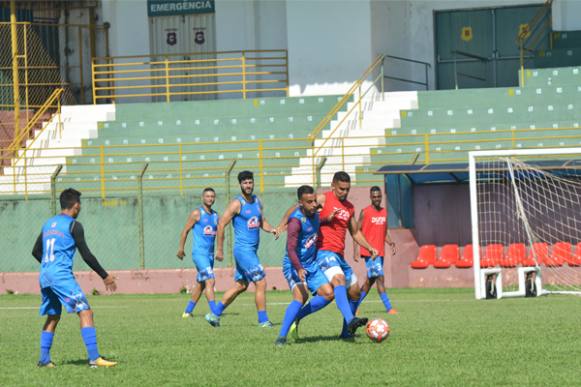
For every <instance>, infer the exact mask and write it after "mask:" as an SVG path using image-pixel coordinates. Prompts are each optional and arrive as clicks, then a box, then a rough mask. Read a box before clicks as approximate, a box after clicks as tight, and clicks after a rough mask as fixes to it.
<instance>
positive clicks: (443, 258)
mask: <svg viewBox="0 0 581 387" xmlns="http://www.w3.org/2000/svg"><path fill="white" fill-rule="evenodd" d="M459 256H460V251H459V248H458V245H457V244H447V245H444V246H442V250H441V251H440V256H439V258H438V259H436V261H435V262H434V267H435V268H438V269H447V268H449V267H450V266H452V265H454V264H456V262H457V261H458V259H459Z"/></svg>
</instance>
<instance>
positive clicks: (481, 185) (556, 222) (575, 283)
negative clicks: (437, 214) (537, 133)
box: [468, 147, 581, 299]
mask: <svg viewBox="0 0 581 387" xmlns="http://www.w3.org/2000/svg"><path fill="white" fill-rule="evenodd" d="M468 160H469V163H468V164H469V173H470V176H469V177H470V179H469V184H470V216H471V228H472V246H473V247H472V248H473V268H474V293H475V297H476V299H484V298H503V297H519V296H523V297H524V296H539V295H544V294H551V293H561V294H575V295H581V147H580V148H555V149H550V148H547V149H508V150H494V151H473V152H469V159H468Z"/></svg>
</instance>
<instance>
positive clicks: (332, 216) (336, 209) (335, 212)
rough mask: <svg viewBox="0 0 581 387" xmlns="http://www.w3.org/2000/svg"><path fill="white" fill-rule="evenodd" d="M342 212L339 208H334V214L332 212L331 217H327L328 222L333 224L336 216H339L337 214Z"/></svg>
mask: <svg viewBox="0 0 581 387" xmlns="http://www.w3.org/2000/svg"><path fill="white" fill-rule="evenodd" d="M339 211H341V210H340V209H339V208H334V209H333V212H331V213H330V214H329V216H328V217H327V222H331V221H332V220H333V218H334V217H335V215H337V213H338V212H339Z"/></svg>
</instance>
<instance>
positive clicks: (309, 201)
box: [297, 185, 318, 216]
mask: <svg viewBox="0 0 581 387" xmlns="http://www.w3.org/2000/svg"><path fill="white" fill-rule="evenodd" d="M297 196H298V199H299V206H300V207H301V208H302V209H303V211H304V213H305V215H307V216H312V215H314V214H315V212H317V207H318V205H317V195H315V190H314V189H313V187H311V186H310V185H301V186H300V187H299V188H298V189H297Z"/></svg>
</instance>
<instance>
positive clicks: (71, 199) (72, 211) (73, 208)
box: [59, 188, 81, 218]
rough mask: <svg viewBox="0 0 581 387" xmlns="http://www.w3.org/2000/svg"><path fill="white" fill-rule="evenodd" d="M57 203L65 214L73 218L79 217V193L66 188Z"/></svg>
mask: <svg viewBox="0 0 581 387" xmlns="http://www.w3.org/2000/svg"><path fill="white" fill-rule="evenodd" d="M59 201H60V203H61V210H63V212H66V213H67V214H69V215H70V216H72V217H73V218H76V217H77V216H79V212H81V193H80V192H79V191H77V190H76V189H73V188H67V189H65V190H64V191H63V192H61V196H60V197H59Z"/></svg>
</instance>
